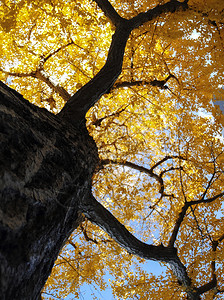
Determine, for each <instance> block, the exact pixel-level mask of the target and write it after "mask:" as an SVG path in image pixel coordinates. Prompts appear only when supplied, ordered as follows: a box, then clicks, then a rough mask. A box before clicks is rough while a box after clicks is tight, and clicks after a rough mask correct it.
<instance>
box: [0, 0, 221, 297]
mask: <svg viewBox="0 0 224 300" xmlns="http://www.w3.org/2000/svg"><path fill="white" fill-rule="evenodd" d="M165 2H168V1H163V0H155V1H149V0H144V1H127V0H120V1H111V4H112V5H114V7H115V9H116V10H117V12H118V13H119V14H120V15H121V16H122V17H124V18H128V19H130V18H131V17H133V16H135V15H137V14H138V13H140V12H145V11H146V10H148V9H151V8H153V7H155V6H156V5H158V4H163V3H165ZM188 4H189V9H187V10H186V11H184V12H176V13H174V14H162V15H161V16H160V17H158V18H157V19H156V20H152V21H151V22H148V23H146V24H145V25H143V26H141V27H139V28H137V29H135V30H134V31H133V32H132V33H131V35H130V38H129V40H128V44H127V47H126V51H125V56H124V62H123V69H122V73H121V75H120V77H119V79H118V80H117V82H116V83H115V85H114V87H113V88H112V89H111V91H110V93H108V94H106V95H104V96H103V97H102V98H101V99H100V100H99V101H98V102H97V104H96V105H95V106H94V107H92V108H91V109H90V111H89V112H88V114H87V125H88V129H89V132H90V134H91V135H92V136H93V138H94V139H95V141H96V143H97V146H98V149H99V155H100V158H101V159H102V160H105V161H106V160H107V161H108V160H110V162H111V163H107V164H105V165H104V166H103V167H102V169H101V170H99V171H98V172H97V173H96V174H95V176H94V178H93V192H94V194H95V197H96V198H97V199H99V200H100V201H101V203H103V204H104V206H105V207H106V208H108V209H109V210H110V211H111V212H112V213H113V214H114V215H115V216H116V217H117V218H118V219H119V220H120V222H121V223H123V224H124V225H125V226H126V227H127V228H128V229H129V230H130V231H132V232H133V233H135V234H136V235H137V236H138V237H139V238H140V239H142V240H144V241H146V242H154V243H155V244H160V243H163V244H164V245H167V244H168V242H169V240H170V238H171V235H172V232H173V229H174V226H175V224H176V222H177V220H178V217H179V213H180V212H181V210H182V208H183V206H184V205H185V203H186V202H190V201H192V202H194V204H192V205H191V206H190V207H189V208H188V210H187V213H186V215H185V217H184V219H183V220H182V222H181V226H180V228H179V232H178V236H177V238H176V240H175V246H176V247H177V249H178V255H179V256H180V259H181V261H182V262H183V263H184V264H185V265H186V267H187V271H188V274H189V276H190V277H191V278H192V280H193V283H194V284H195V286H202V285H203V284H206V283H208V282H210V281H211V279H212V278H213V277H214V276H216V279H217V282H218V283H217V286H216V288H214V289H211V290H210V291H209V292H207V293H205V294H204V295H203V296H202V297H203V299H221V297H222V294H221V293H219V292H220V291H224V281H223V270H224V266H223V261H224V254H223V253H224V251H223V240H224V223H223V217H224V207H223V203H222V200H223V196H220V197H217V198H216V199H214V200H213V201H210V202H203V200H206V199H212V198H214V197H215V196H217V195H221V193H223V191H224V153H223V151H224V148H223V136H222V135H221V131H222V124H221V120H223V118H222V117H221V116H220V113H219V112H218V111H217V110H216V109H215V108H214V106H213V105H212V103H211V99H212V97H213V95H214V94H216V93H217V92H218V90H219V88H220V86H221V85H223V83H224V64H223V50H224V2H223V1H218V0H207V1H204V0H190V1H189V3H188ZM113 30H114V29H113V26H112V25H111V23H110V22H109V20H108V19H107V18H106V17H105V16H104V14H103V12H102V11H101V10H100V8H99V7H98V6H97V5H96V3H95V2H93V1H89V0H82V1H81V0H80V1H62V0H51V1H50V0H48V1H46V0H45V1H43V0H41V1H36V0H34V1H30V0H20V1H19V0H18V1H11V0H1V3H0V38H1V40H2V41H3V42H2V43H1V44H0V79H1V80H3V81H5V82H6V83H8V84H9V85H11V87H13V88H15V89H16V90H17V91H19V92H20V93H22V94H23V95H24V97H25V98H27V99H29V100H30V101H32V102H33V103H35V104H36V105H39V106H42V107H46V108H47V109H49V110H51V111H52V112H53V113H57V112H59V111H60V110H61V108H62V107H63V105H64V104H65V102H66V101H67V100H68V99H67V98H66V96H64V95H65V94H63V93H62V92H60V91H61V90H60V89H59V88H61V89H63V90H64V91H66V92H67V93H68V96H69V95H72V94H74V93H75V92H76V91H77V90H78V89H80V88H81V87H82V86H83V85H84V84H85V83H87V82H88V81H89V80H90V79H91V78H93V77H94V76H95V75H96V74H97V72H98V71H99V70H100V69H101V67H102V66H103V64H104V62H105V60H106V57H107V53H108V49H109V46H110V42H111V37H112V34H113ZM169 75H172V76H170V78H169V79H168V80H167V82H166V83H165V86H162V87H163V88H162V89H160V88H159V87H156V86H155V85H153V84H152V83H153V82H155V80H157V81H162V80H166V79H167V78H168V76H169ZM164 158H165V159H164ZM127 162H131V163H132V166H131V165H130V164H127ZM136 166H144V167H145V168H146V169H148V170H151V171H153V172H154V173H155V174H156V176H154V177H153V176H151V175H150V173H147V172H143V171H142V170H139V169H138V168H137V167H136ZM158 178H160V179H161V180H159V179H158ZM196 201H201V202H200V203H198V204H197V203H196ZM214 243H218V244H217V247H216V248H214ZM214 266H215V267H214ZM164 270H166V271H164V272H163V273H162V274H161V275H159V276H155V275H153V274H152V273H151V272H147V271H146V270H145V269H144V261H143V260H142V259H139V258H134V257H133V256H132V255H127V253H126V252H125V251H124V250H123V249H121V248H120V247H119V246H118V245H117V244H116V243H115V242H114V241H112V240H111V239H110V238H109V237H108V236H107V235H106V234H105V233H104V232H103V231H102V230H100V229H99V228H97V227H96V226H94V225H92V224H90V223H89V222H87V221H85V222H83V223H82V225H81V226H80V227H79V228H78V229H77V230H76V231H75V232H74V233H73V235H72V236H71V237H70V239H69V241H68V243H67V245H66V246H65V247H64V249H63V250H62V252H61V254H60V256H59V257H58V260H57V262H56V263H55V266H54V268H53V271H52V275H51V277H50V278H49V280H48V282H47V284H46V290H45V292H50V293H52V294H53V295H54V296H55V297H58V298H60V299H62V298H64V297H66V296H67V295H68V294H72V295H73V296H74V298H75V297H76V298H78V297H79V293H80V287H81V286H82V285H83V284H88V285H93V286H94V287H95V288H98V289H99V290H105V289H106V287H107V286H108V285H110V286H111V289H112V293H113V294H114V297H115V298H117V299H171V298H172V299H185V298H184V297H186V295H185V292H184V291H183V290H182V289H181V287H180V286H179V285H178V283H177V282H176V280H175V278H174V277H173V275H172V273H171V271H170V270H169V269H165V267H164ZM105 275H106V277H105ZM108 276H109V277H110V281H109V282H106V281H107V278H108ZM105 278H106V279H105ZM96 295H97V294H95V296H96ZM95 296H94V295H93V298H94V297H95ZM43 297H46V299H53V298H50V297H49V298H47V294H44V293H43ZM96 299H98V298H97V296H96Z"/></svg>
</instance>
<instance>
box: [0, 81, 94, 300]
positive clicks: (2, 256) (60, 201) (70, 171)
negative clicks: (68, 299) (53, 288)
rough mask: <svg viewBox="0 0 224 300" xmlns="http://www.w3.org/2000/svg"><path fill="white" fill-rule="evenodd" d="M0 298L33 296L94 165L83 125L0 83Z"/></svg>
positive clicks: (72, 222) (74, 216) (74, 218)
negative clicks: (65, 120) (61, 117)
mask: <svg viewBox="0 0 224 300" xmlns="http://www.w3.org/2000/svg"><path fill="white" fill-rule="evenodd" d="M0 100H1V101H0V104H1V106H0V107H1V109H0V135H1V137H0V144H1V147H0V149H1V150H0V151H1V153H0V299H2V300H8V299H10V300H11V299H18V300H19V299H23V300H26V299H27V300H31V299H32V300H35V299H39V296H40V292H41V289H42V288H43V286H44V283H45V281H46V280H47V278H48V276H49V275H50V272H51V269H52V267H53V264H54V261H55V260H56V258H57V255H58V253H59V251H60V249H61V248H62V246H63V244H64V243H65V241H66V240H67V238H68V237H69V235H70V234H71V232H72V231H73V230H74V228H75V227H77V225H78V224H79V220H80V212H79V209H78V207H79V203H80V201H83V200H85V198H86V197H88V195H89V192H90V189H91V178H92V174H93V172H94V169H95V167H96V165H97V163H98V155H97V148H96V146H95V143H94V141H93V140H92V138H91V137H90V136H89V135H88V132H87V130H86V129H85V128H84V126H83V128H81V127H80V128H75V127H72V126H70V125H69V124H65V123H63V122H62V121H61V120H59V118H58V117H57V116H54V115H53V114H51V113H49V112H48V111H47V110H45V109H41V108H38V107H36V106H34V105H32V104H30V103H29V102H28V101H26V100H24V99H23V97H22V96H21V95H20V94H19V93H17V92H15V91H14V90H12V89H10V88H9V87H7V86H6V85H4V84H3V83H0Z"/></svg>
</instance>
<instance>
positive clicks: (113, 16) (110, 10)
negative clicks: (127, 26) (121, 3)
mask: <svg viewBox="0 0 224 300" xmlns="http://www.w3.org/2000/svg"><path fill="white" fill-rule="evenodd" d="M94 1H95V2H96V3H97V4H98V6H99V7H100V8H101V9H102V11H103V12H104V14H105V16H106V17H108V18H109V19H110V21H111V22H112V23H113V24H114V25H115V26H117V25H118V24H120V22H121V21H122V20H123V18H122V17H121V16H120V15H119V14H118V13H117V12H116V10H115V9H114V7H113V6H112V5H111V4H110V2H109V1H108V0H94Z"/></svg>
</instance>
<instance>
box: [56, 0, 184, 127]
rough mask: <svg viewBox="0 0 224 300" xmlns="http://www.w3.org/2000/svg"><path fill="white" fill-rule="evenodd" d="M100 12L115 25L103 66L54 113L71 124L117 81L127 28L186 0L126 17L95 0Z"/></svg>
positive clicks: (104, 1)
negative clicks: (130, 17)
mask: <svg viewBox="0 0 224 300" xmlns="http://www.w3.org/2000/svg"><path fill="white" fill-rule="evenodd" d="M95 1H96V3H97V4H98V5H99V6H100V7H101V9H102V10H103V11H104V13H105V14H106V15H107V16H108V17H109V18H111V20H112V21H113V22H115V24H116V30H115V33H114V35H113V37H112V42H111V45H110V49H109V52H108V57H107V60H106V63H105V65H104V66H103V68H102V69H101V70H100V71H99V73H97V74H96V76H95V77H94V78H92V79H91V80H90V81H89V82H88V83H87V84H86V85H84V86H83V87H82V88H81V89H80V90H79V91H78V92H77V93H75V94H74V95H73V96H72V97H71V98H70V99H69V101H68V102H67V103H66V104H65V106H64V108H63V109H62V110H61V112H60V113H59V114H58V116H59V117H60V118H63V119H65V120H66V121H68V122H70V123H73V124H80V123H81V122H83V121H84V120H85V114H86V113H87V111H88V110H89V109H90V107H92V106H93V105H94V104H95V103H96V102H97V101H98V100H99V99H100V98H101V96H102V95H104V94H105V93H107V92H108V91H109V90H110V89H111V88H112V86H113V84H114V82H115V81H116V80H117V78H118V76H119V75H120V73H121V70H122V64H123V56H124V51H125V46H126V43H127V40H128V38H129V35H130V33H131V31H132V30H133V29H135V28H137V27H139V26H141V25H142V24H144V23H145V22H148V21H150V20H153V19H156V18H157V17H158V16H160V15H161V14H162V13H169V12H170V13H173V12H175V11H178V10H184V9H187V8H188V5H187V1H186V0H185V1H184V2H178V1H176V0H171V1H169V2H167V3H165V4H163V5H157V6H156V7H155V8H153V9H150V10H149V11H148V12H146V13H140V14H139V15H137V16H136V17H134V18H132V19H130V20H126V19H124V18H121V17H120V16H119V15H118V14H117V12H116V11H115V10H114V8H113V7H112V5H111V4H110V3H109V1H108V0H95Z"/></svg>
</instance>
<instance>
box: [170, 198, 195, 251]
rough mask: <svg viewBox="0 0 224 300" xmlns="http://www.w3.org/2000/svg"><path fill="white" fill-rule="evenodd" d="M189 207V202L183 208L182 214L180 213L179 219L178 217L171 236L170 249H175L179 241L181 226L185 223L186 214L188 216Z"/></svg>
mask: <svg viewBox="0 0 224 300" xmlns="http://www.w3.org/2000/svg"><path fill="white" fill-rule="evenodd" d="M189 206H190V205H189V204H188V202H185V204H184V206H183V207H182V210H181V212H180V213H179V217H178V219H177V221H176V223H175V226H174V229H173V232H172V235H171V237H170V240H169V243H168V245H169V247H174V243H175V241H176V239H177V235H178V232H179V229H180V225H181V223H182V222H183V219H184V217H185V214H186V212H187V209H188V207H189Z"/></svg>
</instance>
